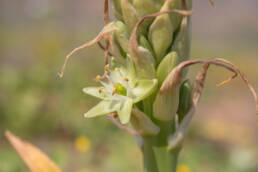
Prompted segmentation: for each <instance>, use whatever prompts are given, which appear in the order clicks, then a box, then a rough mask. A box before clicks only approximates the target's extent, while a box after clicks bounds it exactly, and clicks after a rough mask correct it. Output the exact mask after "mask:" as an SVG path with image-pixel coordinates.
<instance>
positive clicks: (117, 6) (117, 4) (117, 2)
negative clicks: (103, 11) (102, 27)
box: [113, 0, 123, 21]
mask: <svg viewBox="0 0 258 172" xmlns="http://www.w3.org/2000/svg"><path fill="white" fill-rule="evenodd" d="M113 13H114V15H115V17H116V18H117V19H118V20H121V21H123V14H122V8H121V0H113Z"/></svg>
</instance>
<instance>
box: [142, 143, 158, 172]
mask: <svg viewBox="0 0 258 172" xmlns="http://www.w3.org/2000/svg"><path fill="white" fill-rule="evenodd" d="M143 162H144V172H159V171H158V166H157V162H156V157H155V153H154V150H153V144H152V143H151V141H150V140H148V139H144V144H143Z"/></svg>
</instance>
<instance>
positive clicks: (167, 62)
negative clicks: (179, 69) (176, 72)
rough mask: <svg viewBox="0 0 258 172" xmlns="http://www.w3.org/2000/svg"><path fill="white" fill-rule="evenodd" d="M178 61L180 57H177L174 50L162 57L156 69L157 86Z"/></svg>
mask: <svg viewBox="0 0 258 172" xmlns="http://www.w3.org/2000/svg"><path fill="white" fill-rule="evenodd" d="M179 62H180V58H179V57H178V55H177V53H176V52H170V53H169V54H168V55H166V56H165V57H164V59H163V60H162V61H161V63H160V64H159V66H158V69H157V78H158V81H159V87H160V86H161V84H162V83H163V81H164V80H165V79H166V77H167V76H168V74H169V73H170V72H171V71H172V69H174V67H175V66H176V65H178V64H179Z"/></svg>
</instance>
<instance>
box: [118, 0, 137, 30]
mask: <svg viewBox="0 0 258 172" xmlns="http://www.w3.org/2000/svg"><path fill="white" fill-rule="evenodd" d="M121 8H122V14H123V19H124V22H125V24H126V25H127V29H128V33H129V34H130V33H131V32H132V30H133V28H134V26H135V24H136V23H137V21H138V20H139V16H138V12H137V11H136V9H135V8H134V7H133V5H132V4H131V3H130V2H129V0H121Z"/></svg>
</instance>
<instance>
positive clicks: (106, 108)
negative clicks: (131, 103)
mask: <svg viewBox="0 0 258 172" xmlns="http://www.w3.org/2000/svg"><path fill="white" fill-rule="evenodd" d="M120 105H121V103H120V102H119V101H115V100H112V101H109V100H102V101H101V102H99V104H97V105H96V106H94V107H93V108H92V109H90V110H89V111H88V112H87V113H85V114H84V116H85V117H86V118H92V117H97V116H101V115H106V114H108V113H111V112H115V111H117V109H119V107H120Z"/></svg>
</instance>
